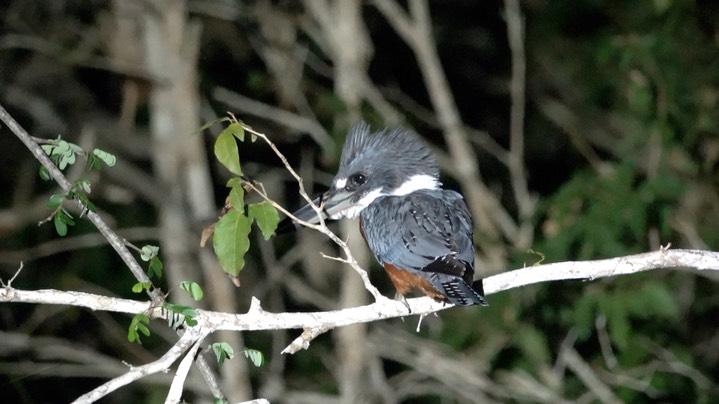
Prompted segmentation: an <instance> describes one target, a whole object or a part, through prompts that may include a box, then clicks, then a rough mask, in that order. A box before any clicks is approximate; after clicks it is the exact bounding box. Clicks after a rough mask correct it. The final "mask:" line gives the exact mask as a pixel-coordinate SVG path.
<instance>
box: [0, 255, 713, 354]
mask: <svg viewBox="0 0 719 404" xmlns="http://www.w3.org/2000/svg"><path fill="white" fill-rule="evenodd" d="M659 268H666V269H694V270H697V271H704V270H711V271H719V252H714V251H703V250H659V251H654V252H649V253H644V254H637V255H630V256H626V257H618V258H610V259H605V260H598V261H569V262H559V263H554V264H546V265H540V266H534V267H528V268H522V269H518V270H514V271H510V272H506V273H502V274H498V275H494V276H491V277H489V278H486V279H484V290H485V293H486V295H493V294H496V293H499V292H502V291H507V290H511V289H515V288H518V287H521V286H525V285H531V284H535V283H542V282H549V281H558V280H568V279H582V280H594V279H598V278H604V277H610V276H619V275H628V274H633V273H638V272H643V271H649V270H653V269H659ZM0 302H18V303H44V304H64V305H71V306H77V307H87V308H90V309H93V310H103V311H111V312H121V313H138V312H143V311H148V312H149V314H148V315H149V316H151V317H153V318H164V316H165V313H164V312H163V311H162V310H160V309H158V308H155V309H153V310H151V311H150V308H151V304H150V303H149V302H138V301H134V300H127V299H117V298H110V297H106V296H99V295H94V294H90V293H81V292H64V291H58V290H48V289H45V290H38V291H25V290H18V289H13V288H9V287H5V288H1V289H0ZM408 302H409V304H410V306H411V307H412V313H411V315H413V316H414V315H424V314H428V313H434V312H438V311H441V310H445V309H448V308H450V307H453V306H452V305H451V304H444V303H441V302H436V301H434V300H432V299H431V298H429V297H419V298H413V299H408ZM197 312H198V317H197V320H198V323H199V326H200V327H202V328H203V329H206V330H207V332H208V333H211V332H214V331H217V330H231V331H250V330H253V331H257V330H277V329H291V328H302V329H305V330H313V331H310V332H309V334H308V335H306V336H305V337H312V338H314V337H316V336H317V335H320V334H322V333H323V332H325V331H328V330H330V329H333V328H337V327H343V326H346V325H350V324H357V323H366V322H372V321H378V320H383V319H388V318H395V317H404V316H408V315H410V314H409V313H407V308H406V307H405V306H404V304H402V303H401V302H399V301H396V300H392V299H389V298H386V297H384V296H383V297H382V299H379V300H377V301H376V302H375V303H372V304H369V305H365V306H359V307H352V308H348V309H342V310H334V311H324V312H306V313H271V312H268V311H265V310H263V309H262V308H261V307H260V305H259V300H256V299H255V301H254V302H253V305H252V307H251V308H250V310H249V311H248V312H247V313H246V314H233V313H221V312H214V311H207V310H199V309H198V310H197ZM312 338H305V339H303V341H307V342H309V341H311V339H312ZM299 345H300V346H301V347H305V346H306V345H307V344H305V343H300V344H299ZM286 351H287V352H290V351H291V349H290V350H287V349H286Z"/></svg>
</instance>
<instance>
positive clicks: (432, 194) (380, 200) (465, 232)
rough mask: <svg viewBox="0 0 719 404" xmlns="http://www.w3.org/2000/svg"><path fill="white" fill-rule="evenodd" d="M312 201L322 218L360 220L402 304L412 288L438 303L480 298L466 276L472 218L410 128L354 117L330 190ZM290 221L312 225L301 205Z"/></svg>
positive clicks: (478, 284)
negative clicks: (373, 129) (375, 128)
mask: <svg viewBox="0 0 719 404" xmlns="http://www.w3.org/2000/svg"><path fill="white" fill-rule="evenodd" d="M314 203H315V204H316V205H318V206H320V208H321V210H322V215H323V218H329V219H341V218H355V217H357V216H359V218H360V232H361V234H362V236H363V237H364V238H365V240H366V241H367V244H368V246H369V248H370V250H372V253H373V254H374V256H375V258H376V259H377V261H379V263H380V264H382V266H383V267H384V269H385V271H386V272H387V275H388V276H389V278H390V280H391V281H392V283H393V284H394V287H395V289H396V290H397V295H396V298H397V299H398V300H400V301H402V302H403V303H404V304H405V305H406V306H407V307H408V308H409V305H408V304H407V301H406V299H405V298H404V295H405V294H406V293H407V292H408V291H410V290H412V289H418V290H419V291H421V292H423V293H424V294H425V295H427V296H430V297H432V298H434V299H435V300H438V301H443V302H449V303H453V304H456V305H460V306H471V305H475V304H481V305H483V306H487V305H488V304H487V301H486V300H485V299H484V296H483V295H484V291H483V288H482V281H481V280H480V281H473V276H474V244H473V241H472V232H473V227H472V218H471V216H470V214H469V210H468V209H467V205H466V204H465V202H464V199H463V198H462V195H460V194H459V193H457V192H455V191H451V190H446V189H442V188H441V183H440V182H439V165H438V164H437V159H436V157H435V156H434V155H433V154H432V152H431V151H430V149H429V147H427V145H426V144H425V143H424V142H423V141H422V140H421V139H420V138H419V136H418V135H417V134H415V133H414V132H412V131H410V130H408V129H405V128H401V127H398V128H396V129H391V130H390V129H385V130H382V131H379V132H377V133H375V134H371V133H370V128H369V125H368V124H366V123H364V122H360V123H358V124H355V125H354V126H353V127H352V128H351V129H350V131H349V134H348V136H347V140H346V141H345V144H344V147H343V149H342V156H341V158H340V167H339V171H338V172H337V175H336V176H335V177H334V179H333V180H332V184H331V186H330V189H329V190H328V191H327V192H326V193H325V194H324V195H322V196H321V197H319V198H317V199H316V200H315V201H314ZM295 216H296V217H297V218H298V219H301V220H304V221H307V222H310V223H319V218H318V217H317V213H316V212H315V210H313V209H312V207H311V206H309V205H307V206H305V207H303V208H301V209H300V210H298V211H297V212H295Z"/></svg>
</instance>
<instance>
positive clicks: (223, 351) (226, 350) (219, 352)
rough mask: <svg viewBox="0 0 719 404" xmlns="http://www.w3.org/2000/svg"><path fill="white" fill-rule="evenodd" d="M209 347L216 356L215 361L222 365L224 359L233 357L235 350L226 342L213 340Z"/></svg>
mask: <svg viewBox="0 0 719 404" xmlns="http://www.w3.org/2000/svg"><path fill="white" fill-rule="evenodd" d="M210 347H211V348H212V351H213V352H214V353H215V357H217V363H219V364H220V365H222V364H223V363H224V362H225V360H226V359H227V360H231V359H232V358H234V357H235V350H234V349H232V346H230V344H228V343H227V342H215V343H214V344H211V345H210Z"/></svg>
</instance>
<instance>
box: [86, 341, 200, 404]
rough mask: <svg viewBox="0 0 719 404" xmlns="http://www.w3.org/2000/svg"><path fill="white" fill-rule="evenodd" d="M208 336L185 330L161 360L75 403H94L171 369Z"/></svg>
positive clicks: (98, 389)
mask: <svg viewBox="0 0 719 404" xmlns="http://www.w3.org/2000/svg"><path fill="white" fill-rule="evenodd" d="M206 336H207V332H206V331H205V330H204V329H202V328H201V327H192V328H188V329H187V330H185V333H184V334H183V335H182V337H180V339H179V340H178V341H177V343H176V344H175V345H174V346H173V347H172V348H170V350H168V351H167V352H166V353H165V354H164V355H162V357H161V358H160V359H158V360H156V361H154V362H151V363H148V364H146V365H143V366H138V367H131V368H130V370H129V371H128V372H127V373H125V374H124V375H122V376H119V377H116V378H114V379H112V380H110V381H108V382H106V383H104V384H103V385H101V386H99V387H97V388H96V389H94V390H92V391H90V392H89V393H86V394H83V395H82V396H80V397H79V398H78V399H77V400H75V401H74V403H77V404H79V403H93V402H95V401H97V400H98V399H100V398H102V397H104V396H106V395H108V394H109V393H111V392H113V391H115V390H117V389H119V388H120V387H122V386H126V385H128V384H130V383H132V382H134V381H135V380H138V379H140V378H143V377H145V376H148V375H151V374H154V373H158V372H162V371H165V370H167V369H169V368H170V366H172V364H173V363H175V361H176V360H177V358H179V357H180V356H181V355H182V354H183V353H185V351H187V350H188V349H190V347H191V346H192V345H193V344H195V343H196V342H197V341H202V340H203V339H204V338H205V337H206Z"/></svg>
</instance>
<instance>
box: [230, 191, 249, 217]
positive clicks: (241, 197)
mask: <svg viewBox="0 0 719 404" xmlns="http://www.w3.org/2000/svg"><path fill="white" fill-rule="evenodd" d="M230 205H232V208H233V209H235V210H236V211H239V212H243V213H244V212H245V189H244V188H242V186H237V187H232V189H230Z"/></svg>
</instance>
